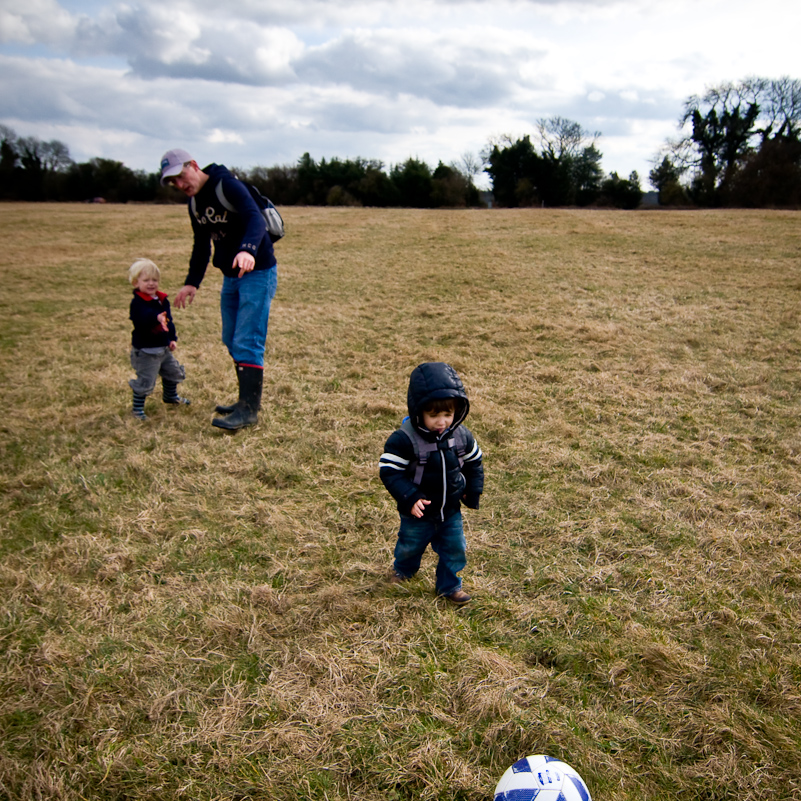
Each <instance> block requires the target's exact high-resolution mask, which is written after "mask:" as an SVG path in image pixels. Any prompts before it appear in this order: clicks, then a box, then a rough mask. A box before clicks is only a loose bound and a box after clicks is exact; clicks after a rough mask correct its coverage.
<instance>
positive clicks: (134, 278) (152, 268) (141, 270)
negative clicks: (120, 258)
mask: <svg viewBox="0 0 801 801" xmlns="http://www.w3.org/2000/svg"><path fill="white" fill-rule="evenodd" d="M142 275H144V277H145V278H148V277H150V276H155V277H156V278H161V270H159V268H158V267H156V265H155V263H154V262H152V261H150V259H137V260H136V261H135V262H134V263H133V264H132V265H131V266H130V267H129V268H128V280H129V281H130V282H131V286H136V285H137V284H138V283H139V278H140V277H141V276H142Z"/></svg>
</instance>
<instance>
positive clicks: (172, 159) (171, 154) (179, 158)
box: [161, 147, 194, 186]
mask: <svg viewBox="0 0 801 801" xmlns="http://www.w3.org/2000/svg"><path fill="white" fill-rule="evenodd" d="M187 161H194V159H193V158H192V157H191V156H190V155H189V153H187V152H186V151H185V150H181V148H180V147H178V148H175V150H168V151H167V152H166V153H165V154H164V155H163V156H162V157H161V185H162V186H164V184H166V183H167V179H168V178H174V177H175V176H176V175H180V174H181V170H183V168H184V164H186V163H187Z"/></svg>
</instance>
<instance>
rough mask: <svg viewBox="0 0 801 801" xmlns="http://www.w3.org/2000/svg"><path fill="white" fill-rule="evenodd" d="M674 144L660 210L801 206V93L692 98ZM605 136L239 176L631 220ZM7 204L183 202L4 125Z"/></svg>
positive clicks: (295, 192)
mask: <svg viewBox="0 0 801 801" xmlns="http://www.w3.org/2000/svg"><path fill="white" fill-rule="evenodd" d="M678 127H679V135H678V136H677V137H676V138H675V139H671V140H669V141H667V142H666V143H665V145H664V146H663V147H662V148H661V149H660V151H659V152H658V153H657V154H656V155H655V156H654V158H653V160H652V161H653V164H654V168H653V169H652V170H651V171H650V173H649V180H650V183H651V185H652V186H653V188H654V189H656V190H657V192H658V197H659V202H660V204H662V205H668V206H670V205H673V206H677V205H678V206H688V205H694V206H700V207H715V206H746V207H748V206H752V207H753V206H761V207H765V206H775V207H789V208H797V207H799V206H801V140H800V137H801V81H798V80H796V79H791V78H787V77H785V78H780V79H778V80H772V79H765V78H748V79H746V80H743V81H740V82H738V83H724V84H721V85H719V86H714V87H711V88H708V89H707V90H706V92H705V93H704V94H703V95H701V96H696V95H693V96H692V97H690V98H688V99H687V100H686V101H685V103H684V107H683V113H682V116H681V118H680V120H679V126H678ZM600 137H601V134H600V132H590V131H587V130H585V129H584V128H583V127H582V126H581V125H580V124H579V123H578V122H575V121H573V120H569V119H565V118H563V117H549V118H544V119H540V120H538V121H537V122H536V125H535V128H534V131H533V132H532V133H531V134H526V135H524V136H521V137H513V136H511V135H501V136H498V137H494V138H492V139H490V140H489V141H488V143H487V145H486V147H485V148H484V149H483V150H482V152H481V153H480V154H479V157H476V156H474V155H472V154H470V153H466V154H464V155H463V156H462V158H461V160H460V161H459V163H451V164H444V163H443V162H442V161H440V162H439V164H438V165H437V167H436V168H434V169H433V170H432V169H431V167H430V166H429V165H428V164H426V163H425V162H424V161H421V160H419V159H416V158H409V159H407V160H406V161H405V162H403V163H401V164H396V165H393V166H391V167H390V168H389V169H386V168H385V165H384V164H383V163H382V162H380V161H377V160H369V159H362V158H356V159H345V160H343V159H338V158H333V159H329V160H327V159H325V158H323V159H321V160H320V161H315V160H314V159H313V158H312V157H311V156H310V154H309V153H304V154H303V156H301V158H300V159H299V160H298V162H297V164H294V165H288V166H286V165H285V166H273V167H263V166H257V167H253V168H250V169H239V168H235V167H234V168H232V171H233V172H234V173H235V174H236V175H237V176H238V177H239V178H242V179H243V180H246V181H249V182H250V183H252V184H254V185H255V186H256V187H257V188H258V189H259V190H260V191H261V192H262V193H263V194H264V195H266V196H267V197H269V198H270V199H271V200H272V201H273V202H274V203H276V204H278V205H328V206H379V207H391V206H403V207H412V208H459V207H475V206H482V205H484V200H483V199H482V195H481V193H480V192H479V190H478V189H477V188H476V184H475V178H476V176H477V175H479V174H480V173H482V172H484V173H486V174H487V175H488V176H489V178H490V181H491V186H492V197H493V202H494V203H495V204H496V205H498V206H504V207H521V206H548V207H554V206H607V207H614V208H636V207H637V206H638V205H639V204H640V202H641V200H642V197H643V190H642V188H641V186H640V178H639V176H638V174H637V173H636V172H632V173H631V174H630V175H629V176H628V177H625V178H624V177H621V176H619V175H618V174H617V173H615V172H612V173H609V174H608V175H605V174H604V172H603V169H602V167H601V159H602V153H601V151H600V150H599V149H598V140H599V139H600ZM0 199H6V200H12V199H13V200H32V201H37V200H55V201H85V200H92V199H103V200H106V201H110V202H121V203H124V202H129V201H137V202H176V201H178V200H181V199H183V198H182V196H181V195H180V193H177V192H176V191H175V190H172V189H170V188H165V187H162V186H160V184H159V180H158V173H155V172H154V173H148V172H144V171H141V170H140V171H135V170H131V169H129V168H128V167H126V166H125V165H124V164H123V163H122V162H119V161H114V160H111V159H102V158H94V159H90V160H89V161H88V162H85V163H76V162H74V161H73V160H72V159H71V158H70V155H69V149H68V148H67V146H66V145H65V144H63V143H62V142H59V141H57V140H53V141H50V142H43V141H41V140H39V139H37V138H36V137H18V136H17V135H16V134H15V132H14V131H13V130H12V129H10V128H8V127H7V126H4V125H0Z"/></svg>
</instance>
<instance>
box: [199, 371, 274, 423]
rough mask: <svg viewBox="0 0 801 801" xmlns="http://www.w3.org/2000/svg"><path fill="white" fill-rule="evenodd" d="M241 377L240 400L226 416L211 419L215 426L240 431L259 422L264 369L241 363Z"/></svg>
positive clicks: (238, 376)
mask: <svg viewBox="0 0 801 801" xmlns="http://www.w3.org/2000/svg"><path fill="white" fill-rule="evenodd" d="M236 374H237V378H238V379H239V401H238V402H237V403H236V404H234V409H233V411H232V412H231V413H230V414H227V415H226V416H225V417H215V418H214V420H212V421H211V424H212V425H213V426H217V428H224V429H225V430H226V431H238V430H239V429H240V428H247V427H248V426H252V425H255V424H256V423H257V422H258V419H259V417H258V412H259V409H260V408H261V388H262V382H263V380H264V370H262V369H261V368H260V367H250V366H249V365H245V364H240V365H239V366H238V367H237V373H236Z"/></svg>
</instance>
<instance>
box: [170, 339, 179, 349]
mask: <svg viewBox="0 0 801 801" xmlns="http://www.w3.org/2000/svg"><path fill="white" fill-rule="evenodd" d="M177 347H178V343H177V342H176V341H175V340H174V339H173V341H172V342H170V350H175V349H176V348H177Z"/></svg>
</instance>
